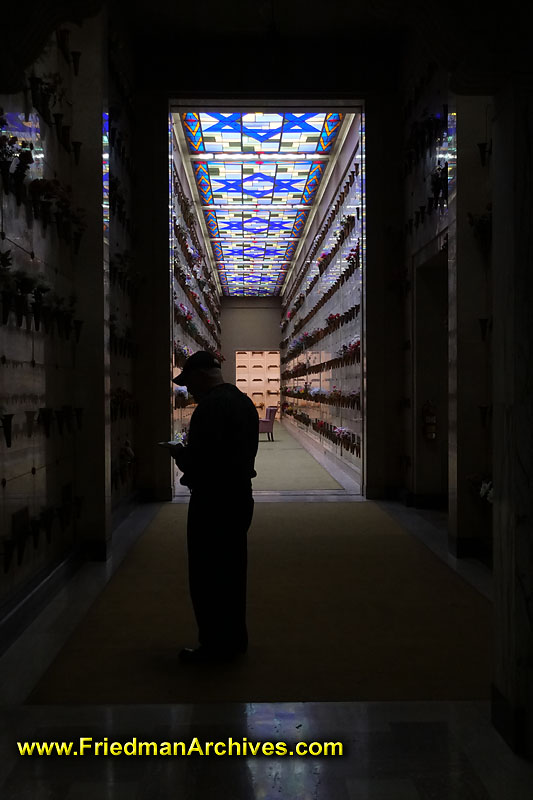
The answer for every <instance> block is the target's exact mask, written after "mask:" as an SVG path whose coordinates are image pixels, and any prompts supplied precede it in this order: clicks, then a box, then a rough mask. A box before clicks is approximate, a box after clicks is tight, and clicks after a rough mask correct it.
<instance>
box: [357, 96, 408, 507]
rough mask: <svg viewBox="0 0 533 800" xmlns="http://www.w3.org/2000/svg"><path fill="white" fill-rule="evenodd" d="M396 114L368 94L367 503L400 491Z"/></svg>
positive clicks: (391, 99)
mask: <svg viewBox="0 0 533 800" xmlns="http://www.w3.org/2000/svg"><path fill="white" fill-rule="evenodd" d="M399 115H400V111H399V108H398V98H397V95H390V96H389V95H378V94H372V95H370V96H369V97H368V100H367V103H366V106H365V127H366V136H365V141H366V145H365V147H366V149H365V153H366V164H365V187H366V212H365V213H366V253H367V256H366V258H367V262H366V270H365V271H364V274H363V289H364V304H365V305H364V316H363V325H364V328H363V336H362V343H363V352H362V371H363V375H362V378H363V403H364V407H363V408H364V411H363V419H364V433H363V436H364V439H363V441H364V464H363V485H362V492H363V494H364V495H365V496H366V497H367V498H369V499H375V498H380V497H386V496H391V495H392V496H394V495H395V494H396V493H397V492H398V490H399V488H400V486H401V463H402V462H401V453H402V427H401V425H402V417H401V405H400V403H401V397H402V392H403V377H402V376H403V352H402V346H403V341H404V334H403V324H404V323H403V312H404V309H403V301H401V300H400V299H399V297H398V292H397V289H396V288H395V286H394V280H393V277H392V276H393V274H394V270H395V268H397V263H398V261H399V260H400V259H401V257H402V249H401V248H402V239H401V235H400V230H401V220H402V216H401V215H402V205H403V201H402V188H401V173H400V167H399V165H398V163H397V162H395V160H394V157H391V126H392V121H395V120H397V119H398V118H399ZM394 124H395V123H394Z"/></svg>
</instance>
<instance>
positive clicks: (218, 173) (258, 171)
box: [181, 111, 342, 295]
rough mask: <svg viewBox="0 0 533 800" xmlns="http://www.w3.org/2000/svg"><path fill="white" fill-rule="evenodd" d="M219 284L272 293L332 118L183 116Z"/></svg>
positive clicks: (299, 227) (315, 180)
mask: <svg viewBox="0 0 533 800" xmlns="http://www.w3.org/2000/svg"><path fill="white" fill-rule="evenodd" d="M181 120H182V124H183V129H184V132H185V138H186V140H187V145H188V149H189V155H190V159H191V164H192V169H193V172H194V176H195V179H196V185H197V188H198V194H199V197H200V202H201V204H202V207H203V212H204V216H205V221H206V225H207V230H208V232H209V235H210V239H211V246H212V248H213V255H214V258H215V262H216V265H217V269H218V272H219V276H220V283H221V286H222V289H223V291H224V293H225V294H228V295H276V294H278V293H279V291H280V289H281V286H282V284H283V280H284V278H285V275H286V273H287V270H288V268H289V265H290V263H291V259H292V258H293V256H294V254H295V252H296V248H297V246H298V241H299V238H300V236H301V235H302V231H303V229H304V226H305V222H306V220H307V216H308V214H309V210H310V209H311V206H312V205H313V202H314V200H315V198H316V194H317V190H318V187H319V184H320V181H321V179H322V176H323V175H324V172H325V170H326V167H327V163H328V157H329V154H330V153H331V150H332V148H333V144H334V142H335V140H336V138H337V136H338V133H339V130H340V127H341V123H342V114H337V113H321V114H314V113H297V114H293V113H287V112H285V113H241V112H231V113H229V112H224V113H218V112H214V111H211V112H209V113H192V112H188V113H183V114H182V115H181Z"/></svg>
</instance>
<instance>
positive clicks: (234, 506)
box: [171, 350, 259, 663]
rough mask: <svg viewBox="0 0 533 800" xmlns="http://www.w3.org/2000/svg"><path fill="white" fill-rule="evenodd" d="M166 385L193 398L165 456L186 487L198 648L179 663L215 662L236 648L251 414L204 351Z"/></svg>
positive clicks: (243, 642) (252, 443)
mask: <svg viewBox="0 0 533 800" xmlns="http://www.w3.org/2000/svg"><path fill="white" fill-rule="evenodd" d="M174 383H177V384H178V385H180V386H186V387H187V391H188V392H190V393H191V394H192V395H193V397H194V399H195V400H196V401H197V402H198V405H197V407H196V409H195V410H194V412H193V414H192V417H191V422H190V427H189V433H188V437H187V444H186V446H183V445H175V446H174V447H172V450H171V453H172V456H173V457H174V459H175V461H176V464H177V465H178V467H179V469H180V470H182V471H183V473H184V474H183V477H182V478H181V480H180V483H182V484H183V485H185V486H188V487H189V489H190V490H191V498H190V501H189V514H188V519H187V548H188V561H189V589H190V593H191V600H192V604H193V608H194V613H195V615H196V621H197V624H198V639H199V642H200V646H199V647H198V648H196V649H195V650H190V649H185V650H182V651H181V653H180V658H181V660H182V661H185V662H191V663H196V662H204V661H218V660H225V659H229V658H232V657H234V656H236V655H238V654H239V653H244V652H245V651H246V648H247V645H248V634H247V630H246V571H247V533H248V528H249V527H250V523H251V521H252V515H253V508H254V501H253V497H252V483H251V479H252V478H253V477H255V475H256V472H255V469H254V460H255V456H256V453H257V445H258V440H259V416H258V414H257V410H256V408H255V406H254V404H253V403H252V401H251V400H250V398H249V397H247V395H245V394H243V393H242V392H241V391H239V389H237V387H236V386H234V385H233V384H232V383H225V381H224V379H223V377H222V372H221V367H220V363H219V361H217V359H216V358H215V357H214V356H213V355H212V354H211V353H208V352H206V351H202V350H201V351H199V352H197V353H194V355H192V356H190V357H189V358H188V359H187V361H186V362H185V365H184V367H183V371H182V372H181V374H180V375H178V377H177V378H174Z"/></svg>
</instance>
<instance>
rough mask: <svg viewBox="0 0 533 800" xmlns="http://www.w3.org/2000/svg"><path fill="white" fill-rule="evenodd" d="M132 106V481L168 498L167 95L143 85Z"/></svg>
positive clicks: (147, 494) (149, 496)
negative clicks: (137, 276)
mask: <svg viewBox="0 0 533 800" xmlns="http://www.w3.org/2000/svg"><path fill="white" fill-rule="evenodd" d="M136 104H137V128H136V132H135V135H136V140H135V143H134V146H135V158H134V164H135V174H136V181H135V199H134V203H135V247H136V250H137V253H136V263H137V265H138V268H139V270H140V273H141V281H140V287H139V292H138V299H137V303H136V307H135V309H134V313H135V325H136V330H137V332H138V334H137V335H138V342H139V354H138V358H137V363H136V365H135V378H134V385H135V397H136V399H137V401H138V408H139V411H138V421H137V430H136V461H137V469H138V472H137V480H138V487H139V494H140V497H141V498H142V499H145V500H154V501H155V500H171V499H172V496H173V482H172V459H171V458H170V457H169V454H168V452H167V451H166V450H164V449H163V448H161V447H158V446H157V442H161V441H167V440H169V439H170V438H171V436H172V393H171V379H172V336H171V330H172V317H171V313H172V297H171V282H170V259H169V143H168V113H169V109H168V98H167V96H166V95H165V94H164V93H161V94H158V93H157V90H156V89H153V90H152V91H150V90H149V89H148V88H145V89H144V90H143V91H142V94H139V95H138V96H137V98H136Z"/></svg>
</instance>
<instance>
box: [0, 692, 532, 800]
mask: <svg viewBox="0 0 533 800" xmlns="http://www.w3.org/2000/svg"><path fill="white" fill-rule="evenodd" d="M80 737H93V739H94V740H96V741H104V739H105V737H107V738H108V741H109V743H111V742H112V741H119V742H122V743H124V742H127V741H133V738H134V737H135V738H137V740H138V741H149V742H152V741H153V742H165V741H171V742H173V741H180V742H184V743H185V744H186V745H187V746H188V745H189V743H191V742H192V741H193V739H194V737H198V741H199V744H200V746H202V747H203V746H204V743H205V742H207V741H214V742H220V741H223V742H227V741H228V740H229V738H230V737H231V738H232V739H233V741H237V742H241V743H242V741H243V740H244V738H246V739H247V741H248V743H256V742H258V741H260V742H266V741H272V742H280V741H283V742H286V743H287V744H289V745H294V744H295V743H296V742H306V743H310V742H326V741H328V742H329V741H335V742H337V741H339V742H342V743H343V746H344V755H343V756H328V757H326V756H323V757H313V756H308V757H302V758H297V757H289V756H285V757H279V756H278V757H275V756H274V757H270V756H255V757H252V756H250V755H248V756H243V755H241V756H238V755H233V756H232V757H223V756H216V755H209V756H205V755H204V756H202V755H199V754H198V753H197V754H195V755H191V756H181V755H180V756H176V757H172V756H158V757H147V756H142V757H139V756H137V757H136V756H125V755H120V756H107V757H106V756H103V755H100V756H98V757H97V756H91V755H86V756H84V757H83V758H80V757H78V758H76V757H71V758H66V757H64V756H62V757H59V756H54V757H28V756H25V757H21V756H19V755H18V754H17V750H16V744H15V743H16V742H17V741H21V740H39V741H43V740H46V741H64V742H68V741H71V740H74V741H75V742H76V743H77V742H78V740H79V738H80ZM1 741H2V760H1V767H0V788H1V796H2V798H3V800H22V799H23V798H24V800H25V798H28V799H29V798H32V800H56V799H57V800H126V798H127V799H128V800H141V798H150V800H167V798H168V800H171V798H172V800H174V799H175V798H180V800H181V799H182V800H191V799H192V798H195V799H198V800H204V798H205V799H206V800H207V799H209V800H210V799H211V798H213V800H498V799H499V798H505V799H506V800H529V798H531V786H532V785H533V767H532V766H531V765H528V764H525V763H524V762H522V761H520V760H519V759H517V758H516V757H515V756H513V755H512V754H511V753H510V751H509V750H508V749H507V748H506V747H505V745H503V743H502V742H501V740H500V739H499V737H498V736H497V734H496V733H495V732H494V730H493V729H492V728H491V726H490V723H489V719H488V706H487V704H483V703H305V704H290V703H279V704H278V703H276V704H243V705H237V704H234V705H230V706H208V705H204V706H197V705H190V706H137V707H133V706H130V707H124V706H123V707H87V706H85V707H81V708H72V707H70V708H57V707H56V708H44V707H40V708H39V707H33V708H30V707H23V708H20V707H12V708H4V710H3V711H2V740H1Z"/></svg>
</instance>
